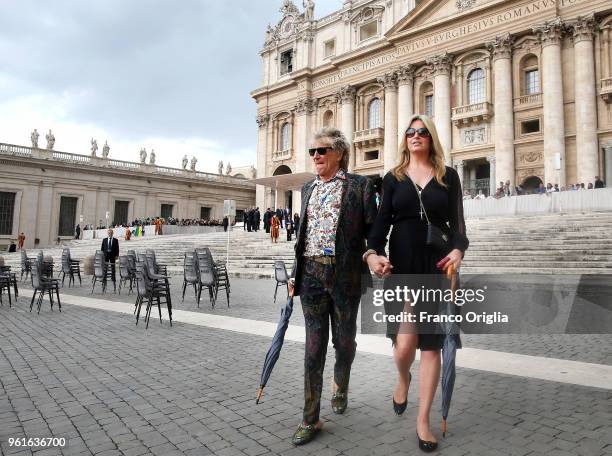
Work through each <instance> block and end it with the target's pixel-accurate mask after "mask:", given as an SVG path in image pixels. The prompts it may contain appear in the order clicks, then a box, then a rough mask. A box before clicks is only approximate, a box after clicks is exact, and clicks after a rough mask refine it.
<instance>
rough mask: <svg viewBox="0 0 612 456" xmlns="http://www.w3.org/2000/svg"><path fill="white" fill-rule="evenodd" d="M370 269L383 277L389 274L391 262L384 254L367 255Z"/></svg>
mask: <svg viewBox="0 0 612 456" xmlns="http://www.w3.org/2000/svg"><path fill="white" fill-rule="evenodd" d="M366 261H367V263H368V267H369V268H370V271H372V272H373V273H374V274H376V275H377V276H378V277H385V276H387V275H389V274H391V268H392V267H393V266H392V265H391V262H390V261H389V259H388V258H387V257H386V256H382V255H374V254H372V255H368V257H367V259H366Z"/></svg>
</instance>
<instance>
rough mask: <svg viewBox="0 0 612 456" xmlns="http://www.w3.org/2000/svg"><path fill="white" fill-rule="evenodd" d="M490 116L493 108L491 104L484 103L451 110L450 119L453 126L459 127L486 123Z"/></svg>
mask: <svg viewBox="0 0 612 456" xmlns="http://www.w3.org/2000/svg"><path fill="white" fill-rule="evenodd" d="M492 116H493V106H492V105H491V103H489V102H486V101H485V102H482V103H474V104H469V105H464V106H457V107H456V108H453V113H452V116H451V119H452V121H453V123H454V124H455V126H459V125H469V124H471V123H477V122H482V121H487V120H489V119H490V118H491V117H492Z"/></svg>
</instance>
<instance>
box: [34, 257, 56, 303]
mask: <svg viewBox="0 0 612 456" xmlns="http://www.w3.org/2000/svg"><path fill="white" fill-rule="evenodd" d="M31 277H32V289H33V290H34V293H33V294H32V301H30V312H32V308H33V306H34V300H35V299H37V295H38V299H37V307H38V313H39V314H40V308H41V306H42V302H43V298H44V296H45V293H48V294H49V301H50V304H51V310H53V292H55V293H56V295H57V305H58V308H59V311H60V312H61V311H62V303H61V301H60V295H59V280H58V279H53V278H50V279H49V278H45V277H44V276H43V275H42V273H41V268H40V265H39V264H38V262H34V263H33V264H32V271H31Z"/></svg>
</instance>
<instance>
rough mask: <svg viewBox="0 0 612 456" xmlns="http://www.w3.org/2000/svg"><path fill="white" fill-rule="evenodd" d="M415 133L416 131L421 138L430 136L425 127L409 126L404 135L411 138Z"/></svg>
mask: <svg viewBox="0 0 612 456" xmlns="http://www.w3.org/2000/svg"><path fill="white" fill-rule="evenodd" d="M416 133H418V134H419V136H420V137H421V138H429V137H430V136H431V134H430V133H429V130H428V129H427V128H412V127H410V128H409V129H408V130H406V136H408V137H409V138H412V137H413V136H414V135H415V134H416Z"/></svg>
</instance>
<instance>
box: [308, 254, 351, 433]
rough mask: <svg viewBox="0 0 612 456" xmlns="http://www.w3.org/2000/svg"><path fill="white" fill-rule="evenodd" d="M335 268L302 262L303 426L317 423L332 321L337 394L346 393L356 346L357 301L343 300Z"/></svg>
mask: <svg viewBox="0 0 612 456" xmlns="http://www.w3.org/2000/svg"><path fill="white" fill-rule="evenodd" d="M335 277H336V266H335V265H326V264H321V263H317V262H315V261H312V260H307V261H305V264H304V275H303V278H302V288H301V293H300V300H301V302H302V311H303V313H304V320H305V323H306V345H305V356H304V422H305V423H307V424H314V423H316V422H317V421H318V420H319V411H320V408H321V391H322V389H323V369H324V368H325V356H326V354H327V344H328V341H329V323H330V321H331V331H332V343H333V346H334V349H335V351H336V364H335V366H334V381H335V382H336V385H338V391H339V392H343V393H344V392H347V390H348V385H349V378H350V375H351V365H352V364H353V359H355V351H356V349H357V342H355V336H356V334H357V311H358V309H359V301H360V297H359V296H357V297H354V296H352V297H347V296H342V295H341V293H339V292H338V291H337V288H338V287H335V286H334V285H335Z"/></svg>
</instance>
